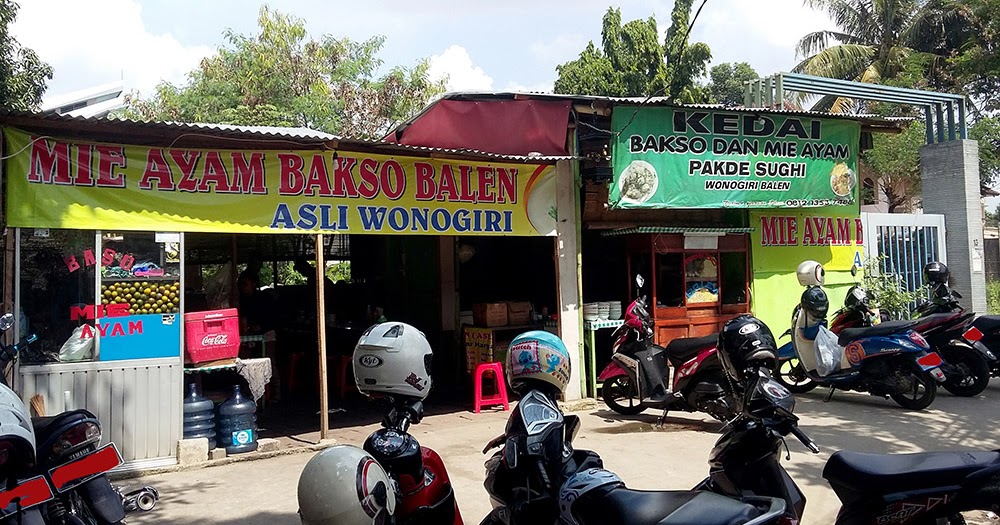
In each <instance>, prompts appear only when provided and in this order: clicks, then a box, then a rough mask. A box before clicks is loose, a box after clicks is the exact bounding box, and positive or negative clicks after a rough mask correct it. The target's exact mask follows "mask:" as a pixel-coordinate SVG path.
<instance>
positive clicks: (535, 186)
mask: <svg viewBox="0 0 1000 525" xmlns="http://www.w3.org/2000/svg"><path fill="white" fill-rule="evenodd" d="M544 168H546V166H542V167H541V168H539V169H538V170H536V171H535V173H534V174H532V176H531V178H530V179H529V180H528V185H527V187H526V188H525V194H527V198H526V199H525V200H524V212H525V215H527V216H528V220H529V221H530V222H531V226H532V227H533V228H534V229H535V231H537V232H538V233H539V234H540V235H555V233H556V219H558V217H559V215H558V213H557V211H556V210H557V208H556V174H555V170H545V169H544Z"/></svg>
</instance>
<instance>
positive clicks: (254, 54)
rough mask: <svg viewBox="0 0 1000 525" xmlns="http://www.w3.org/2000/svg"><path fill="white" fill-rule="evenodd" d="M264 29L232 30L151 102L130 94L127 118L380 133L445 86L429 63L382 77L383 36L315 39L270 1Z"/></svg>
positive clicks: (301, 23)
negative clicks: (184, 79)
mask: <svg viewBox="0 0 1000 525" xmlns="http://www.w3.org/2000/svg"><path fill="white" fill-rule="evenodd" d="M258 26H259V33H258V34H256V35H249V36H248V35H241V34H236V33H234V32H232V31H231V30H230V31H227V32H226V33H225V36H226V40H227V42H228V45H225V46H223V47H220V48H219V49H218V51H217V52H216V54H214V55H212V56H210V57H208V58H205V59H204V60H202V62H201V64H200V66H199V67H198V68H197V69H195V70H193V71H191V72H190V73H189V74H188V83H187V84H186V85H184V86H175V85H173V84H170V83H163V84H160V85H159V86H158V87H157V89H156V93H155V94H154V95H153V96H152V97H150V98H148V99H141V98H139V97H138V96H137V95H136V94H132V95H130V97H129V100H128V105H127V108H126V109H125V110H124V112H123V113H122V114H123V116H125V117H128V118H135V119H140V120H171V121H180V122H212V123H221V124H239V125H268V126H302V127H309V128H312V129H317V130H320V131H326V132H329V133H337V134H342V135H348V136H352V137H359V138H381V137H382V136H383V135H384V134H385V133H386V132H388V131H389V130H390V129H391V128H392V127H393V126H394V125H395V124H397V123H398V122H399V121H401V120H404V119H405V118H407V117H409V116H412V115H413V114H414V113H415V112H416V111H417V110H419V109H420V108H422V107H424V106H425V105H426V104H427V103H428V102H429V101H430V100H431V98H432V97H434V96H435V95H437V94H439V93H441V92H443V90H444V86H443V83H433V82H431V81H430V80H429V79H428V76H427V61H426V60H424V61H422V62H420V63H419V64H418V65H417V66H416V67H413V68H404V67H396V68H393V69H392V70H390V71H389V72H388V73H386V74H385V75H383V76H381V77H377V76H376V72H377V70H378V69H379V68H380V67H381V65H382V60H381V59H379V58H378V52H379V51H380V50H381V48H382V45H383V44H384V43H385V38H384V37H381V36H377V37H373V38H370V39H368V40H366V41H364V42H354V41H352V40H350V39H347V38H334V37H332V36H329V35H324V36H322V37H320V38H319V39H313V38H310V37H309V35H308V34H307V32H306V29H305V21H304V20H302V19H301V18H296V17H293V16H290V15H285V14H281V13H278V12H274V11H271V10H270V9H269V8H268V7H267V6H264V7H261V10H260V14H259V17H258Z"/></svg>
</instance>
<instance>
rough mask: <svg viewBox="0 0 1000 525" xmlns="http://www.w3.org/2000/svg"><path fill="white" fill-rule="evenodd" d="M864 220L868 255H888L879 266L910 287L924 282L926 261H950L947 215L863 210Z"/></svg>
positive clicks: (916, 286) (862, 216) (914, 288)
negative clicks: (946, 231) (945, 217)
mask: <svg viewBox="0 0 1000 525" xmlns="http://www.w3.org/2000/svg"><path fill="white" fill-rule="evenodd" d="M861 221H862V223H863V224H864V229H865V252H866V254H867V256H868V257H880V256H882V255H885V259H883V260H882V262H881V265H880V270H881V271H883V272H888V273H895V274H897V275H899V276H900V277H902V279H903V282H905V283H906V289H907V290H908V291H911V292H912V291H914V290H916V289H918V288H920V287H921V286H923V285H924V275H923V267H924V265H925V264H927V263H928V262H930V261H941V262H943V263H947V260H946V259H947V253H946V250H945V241H944V235H945V228H944V215H933V214H910V213H862V214H861ZM911 306H916V305H915V304H914V305H911Z"/></svg>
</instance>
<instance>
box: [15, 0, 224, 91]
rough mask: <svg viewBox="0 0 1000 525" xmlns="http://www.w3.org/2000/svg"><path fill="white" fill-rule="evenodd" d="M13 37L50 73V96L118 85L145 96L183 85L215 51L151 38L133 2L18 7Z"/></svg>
mask: <svg viewBox="0 0 1000 525" xmlns="http://www.w3.org/2000/svg"><path fill="white" fill-rule="evenodd" d="M12 32H13V34H14V36H15V37H16V38H17V39H18V40H19V41H20V42H21V44H22V45H25V46H28V47H30V48H32V49H34V50H35V52H37V53H38V55H39V57H40V58H41V59H42V60H44V61H46V62H48V63H49V65H51V66H52V68H53V70H54V77H53V79H52V81H50V83H49V86H50V89H49V91H48V95H59V94H61V93H64V92H66V91H70V90H74V89H82V88H86V87H90V86H94V85H98V84H103V83H106V82H109V81H114V80H118V79H122V80H123V83H124V85H125V89H126V90H132V89H137V90H139V91H141V92H142V93H143V94H145V95H148V94H150V93H152V91H153V88H154V87H155V86H156V85H157V84H158V83H160V81H163V80H166V81H169V82H173V83H182V82H184V80H185V75H186V73H187V72H188V71H190V70H192V69H194V68H195V67H197V65H198V63H199V62H200V60H201V59H202V58H203V57H205V56H207V55H209V54H211V53H212V52H213V49H211V48H209V47H205V46H185V45H183V44H181V43H180V42H178V40H177V39H176V38H174V37H173V36H172V35H171V34H169V33H163V34H151V33H149V32H147V31H146V29H145V27H144V24H143V21H142V7H141V6H140V5H139V3H138V2H137V1H136V0H94V1H88V2H80V1H79V0H32V1H30V2H21V9H20V11H19V12H18V16H17V20H16V21H15V23H14V24H13V26H12Z"/></svg>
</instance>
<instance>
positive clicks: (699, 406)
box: [597, 275, 737, 421]
mask: <svg viewBox="0 0 1000 525" xmlns="http://www.w3.org/2000/svg"><path fill="white" fill-rule="evenodd" d="M643 283H644V280H643V278H642V276H641V275H638V276H636V285H637V286H638V289H639V290H641V289H642V285H643ZM611 340H612V342H613V344H612V351H613V353H612V356H611V362H610V363H608V365H607V366H606V367H605V368H604V370H603V371H601V374H600V375H599V376H598V377H597V379H598V381H601V382H602V387H601V397H602V398H603V399H604V403H605V404H607V405H608V408H610V409H611V410H614V411H615V412H618V413H619V414H624V415H633V414H638V413H640V412H642V411H643V410H645V409H647V408H659V409H662V410H663V414H662V415H661V416H660V420H661V421H662V420H663V418H665V417H666V415H667V412H668V411H670V410H684V411H687V412H699V411H700V412H705V413H707V414H709V415H711V416H712V417H714V418H716V419H718V420H720V421H728V420H729V419H731V418H732V417H733V416H734V415H735V414H736V411H737V407H736V399H735V397H734V396H733V393H732V388H731V387H730V386H729V383H728V382H727V381H726V380H725V376H724V374H723V373H722V368H721V365H720V363H719V357H718V352H716V349H715V344H716V341H717V340H718V334H713V335H709V336H705V337H688V338H678V339H674V340H673V341H670V343H668V344H667V347H666V348H664V347H662V346H659V345H655V344H653V322H652V320H651V319H650V316H649V312H648V311H647V310H646V300H645V297H644V296H639V297H638V298H637V299H636V300H635V301H633V302H632V304H630V305H629V306H628V308H627V309H626V310H625V322H624V323H623V324H622V325H621V326H620V327H618V328H617V329H616V330H615V332H614V333H613V334H612V335H611ZM671 365H672V367H673V369H674V377H673V382H672V383H671V381H670V379H671V378H670V368H671Z"/></svg>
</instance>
